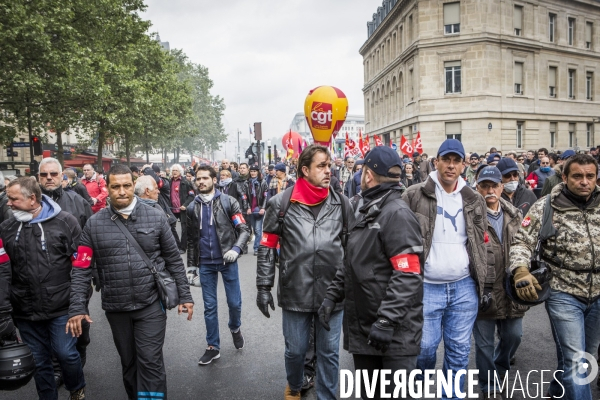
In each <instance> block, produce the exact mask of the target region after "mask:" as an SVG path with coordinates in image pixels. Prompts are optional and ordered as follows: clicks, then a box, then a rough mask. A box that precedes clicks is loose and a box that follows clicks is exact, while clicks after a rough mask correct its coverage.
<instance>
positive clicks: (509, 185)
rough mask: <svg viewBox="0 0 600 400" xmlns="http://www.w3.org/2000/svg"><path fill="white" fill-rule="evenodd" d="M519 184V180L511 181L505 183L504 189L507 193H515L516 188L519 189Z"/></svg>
mask: <svg viewBox="0 0 600 400" xmlns="http://www.w3.org/2000/svg"><path fill="white" fill-rule="evenodd" d="M518 186H519V181H510V182H508V183H505V184H504V191H505V192H506V193H513V192H514V191H515V190H517V187H518Z"/></svg>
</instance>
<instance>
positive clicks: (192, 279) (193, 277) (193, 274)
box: [185, 267, 201, 287]
mask: <svg viewBox="0 0 600 400" xmlns="http://www.w3.org/2000/svg"><path fill="white" fill-rule="evenodd" d="M185 275H186V276H187V280H188V283H189V284H190V286H197V287H200V286H201V285H200V277H199V276H198V268H197V267H187V268H186V269H185Z"/></svg>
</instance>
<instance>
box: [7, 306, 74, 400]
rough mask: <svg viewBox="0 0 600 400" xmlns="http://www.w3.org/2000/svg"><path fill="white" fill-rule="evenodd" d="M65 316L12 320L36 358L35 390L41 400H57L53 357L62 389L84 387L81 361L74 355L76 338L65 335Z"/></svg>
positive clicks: (66, 319)
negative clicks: (56, 362) (58, 371)
mask: <svg viewBox="0 0 600 400" xmlns="http://www.w3.org/2000/svg"><path fill="white" fill-rule="evenodd" d="M68 320H69V316H68V315H63V316H62V317H57V318H54V319H49V320H45V321H27V320H24V319H15V323H16V325H17V327H18V328H19V332H20V333H21V338H22V339H23V342H25V343H26V344H27V345H28V346H29V348H30V349H31V352H32V353H33V357H34V358H35V365H36V368H37V370H36V373H35V376H34V378H35V387H36V389H37V392H38V396H39V398H40V400H56V399H58V388H57V387H56V383H55V382H54V367H53V366H52V354H53V353H54V354H55V355H56V358H57V359H58V363H59V364H60V368H61V370H62V373H63V379H64V382H65V388H66V389H67V390H70V391H75V390H79V389H81V388H82V387H84V386H85V379H84V377H83V369H82V366H81V359H80V358H79V353H78V352H77V348H76V345H77V338H75V337H73V336H71V334H67V333H65V326H66V325H67V321H68Z"/></svg>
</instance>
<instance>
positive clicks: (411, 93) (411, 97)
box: [408, 69, 415, 101]
mask: <svg viewBox="0 0 600 400" xmlns="http://www.w3.org/2000/svg"><path fill="white" fill-rule="evenodd" d="M408 72H409V74H408V79H409V80H410V82H409V85H408V86H409V89H410V93H409V94H410V101H413V100H414V99H415V87H414V83H413V80H414V79H413V70H412V69H411V70H409V71H408Z"/></svg>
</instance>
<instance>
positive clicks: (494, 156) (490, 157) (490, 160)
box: [486, 153, 502, 164]
mask: <svg viewBox="0 0 600 400" xmlns="http://www.w3.org/2000/svg"><path fill="white" fill-rule="evenodd" d="M496 157H498V161H500V159H501V158H502V157H500V154H498V153H492V154H490V155H489V156H488V158H487V160H486V161H487V163H488V164H489V163H493V162H496V161H495V160H494V158H496Z"/></svg>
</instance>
